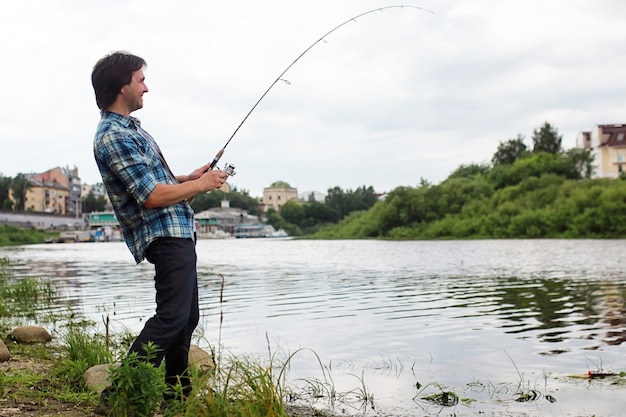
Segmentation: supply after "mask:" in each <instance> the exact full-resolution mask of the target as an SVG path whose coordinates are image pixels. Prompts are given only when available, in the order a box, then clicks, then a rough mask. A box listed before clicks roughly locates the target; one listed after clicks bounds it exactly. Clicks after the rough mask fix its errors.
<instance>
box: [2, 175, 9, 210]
mask: <svg viewBox="0 0 626 417" xmlns="http://www.w3.org/2000/svg"><path fill="white" fill-rule="evenodd" d="M10 190H11V177H5V176H3V175H2V174H0V207H2V208H10V207H11V205H12V203H11V199H10V198H9V192H10Z"/></svg>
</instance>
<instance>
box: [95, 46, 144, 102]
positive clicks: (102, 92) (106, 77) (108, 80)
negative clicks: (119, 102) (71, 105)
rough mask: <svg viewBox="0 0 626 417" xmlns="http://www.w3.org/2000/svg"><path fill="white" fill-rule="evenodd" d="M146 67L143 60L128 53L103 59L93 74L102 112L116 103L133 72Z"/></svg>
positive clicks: (111, 55)
mask: <svg viewBox="0 0 626 417" xmlns="http://www.w3.org/2000/svg"><path fill="white" fill-rule="evenodd" d="M145 66H146V61H144V60H143V58H140V57H138V56H135V55H132V54H129V53H128V52H113V53H111V54H109V55H106V56H105V57H103V58H101V59H100V60H99V61H98V62H97V63H96V65H95V66H94V67H93V71H92V72H91V85H93V91H94V92H95V93H96V104H98V108H99V109H100V110H104V109H106V108H108V107H109V106H110V105H111V104H113V103H114V102H115V99H116V98H117V95H118V94H119V92H120V90H121V89H122V87H124V86H125V85H128V84H130V81H131V80H132V78H133V72H135V71H138V70H140V69H141V68H143V67H145Z"/></svg>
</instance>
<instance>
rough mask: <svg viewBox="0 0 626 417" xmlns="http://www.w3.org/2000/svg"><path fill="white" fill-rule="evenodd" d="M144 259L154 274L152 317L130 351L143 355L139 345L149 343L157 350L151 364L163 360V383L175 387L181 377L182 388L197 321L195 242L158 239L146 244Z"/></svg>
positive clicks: (185, 382) (159, 362) (198, 313)
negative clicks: (154, 310)
mask: <svg viewBox="0 0 626 417" xmlns="http://www.w3.org/2000/svg"><path fill="white" fill-rule="evenodd" d="M146 259H147V260H148V261H149V262H150V263H152V264H154V269H155V272H156V274H155V276H154V286H155V288H156V314H155V315H154V316H153V317H151V318H150V319H149V320H148V321H147V322H146V324H145V326H144V328H143V330H142V331H141V333H140V334H139V336H138V337H137V339H135V341H134V342H133V344H132V346H131V348H130V351H131V352H137V353H139V354H140V355H144V354H145V352H144V351H143V345H145V344H147V343H148V342H153V343H154V344H155V345H157V347H158V349H159V351H158V352H157V355H156V357H155V358H154V359H153V360H152V361H151V362H152V363H153V364H154V365H155V366H159V365H160V364H161V361H162V360H163V359H165V375H166V382H167V383H168V384H171V385H175V384H176V382H177V380H178V378H181V382H182V383H183V385H184V386H186V385H189V378H188V376H187V374H186V372H185V371H186V370H187V367H188V357H189V345H190V344H191V336H192V334H193V331H194V329H195V328H196V326H197V325H198V321H199V319H200V312H199V308H198V276H197V272H196V259H197V257H196V248H195V242H194V241H193V240H191V239H180V238H169V237H165V238H158V239H157V240H155V241H154V242H152V243H151V244H150V246H149V248H148V253H147V256H146Z"/></svg>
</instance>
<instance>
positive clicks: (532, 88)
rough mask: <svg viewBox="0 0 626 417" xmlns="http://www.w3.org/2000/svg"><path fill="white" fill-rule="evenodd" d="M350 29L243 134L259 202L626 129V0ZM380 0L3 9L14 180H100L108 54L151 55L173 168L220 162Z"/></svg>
mask: <svg viewBox="0 0 626 417" xmlns="http://www.w3.org/2000/svg"><path fill="white" fill-rule="evenodd" d="M408 3H409V4H411V5H416V6H421V7H424V8H426V9H430V10H432V11H433V12H434V13H429V12H424V11H418V10H416V9H409V8H404V9H400V8H395V9H387V10H385V11H384V12H376V13H372V14H369V15H367V16H363V17H362V18H359V19H357V20H356V21H351V22H349V23H348V24H346V25H345V26H343V27H341V28H340V29H339V30H337V31H335V32H334V33H332V34H331V35H330V36H328V37H326V38H325V40H324V41H321V42H319V43H318V44H316V45H315V46H314V47H313V48H312V49H311V50H310V51H308V52H307V53H306V54H305V55H304V56H303V57H302V58H301V59H300V60H299V61H298V62H297V63H296V64H295V65H294V66H293V67H292V68H291V69H289V71H287V73H286V74H285V76H284V78H285V79H287V80H288V81H289V82H290V83H289V84H287V83H283V82H278V83H277V84H276V85H274V86H273V87H272V89H271V90H270V92H269V93H268V94H267V96H266V97H265V98H264V99H263V100H262V102H261V103H260V104H259V106H258V107H257V108H256V110H255V111H254V112H253V113H252V114H251V115H250V117H249V118H248V120H246V122H245V123H244V124H243V126H242V127H241V129H240V130H239V131H238V132H237V134H236V135H235V137H234V138H233V140H232V142H231V143H230V144H229V146H228V148H227V150H226V153H225V154H224V157H223V160H222V163H221V164H220V165H222V164H223V162H226V161H228V162H231V163H234V164H235V165H236V166H237V176H236V177H234V178H233V179H232V182H233V185H235V186H237V187H238V188H239V189H247V190H250V191H251V194H252V195H261V193H262V189H263V188H264V187H266V186H269V185H270V184H271V183H272V182H274V181H276V180H284V181H287V182H289V183H290V184H291V185H292V186H295V187H297V188H298V189H299V190H303V191H304V190H306V191H309V190H319V191H326V190H327V189H328V188H331V187H334V186H340V187H342V188H344V189H350V188H352V189H354V188H356V187H359V186H361V185H367V186H369V185H372V186H374V188H375V189H376V190H377V191H381V192H382V191H389V190H391V189H393V188H395V187H396V186H399V185H417V184H418V183H419V181H420V178H424V179H427V180H429V181H431V182H437V181H440V180H442V179H444V178H445V177H446V176H447V175H448V174H449V173H450V172H452V171H453V170H454V169H456V168H457V167H458V165H460V164H469V163H473V162H476V163H480V162H486V161H489V160H490V159H491V156H492V155H493V153H494V152H495V150H496V149H497V145H498V143H499V142H500V141H503V140H507V139H510V138H513V137H515V136H517V134H522V135H524V136H526V138H527V140H528V141H529V140H530V136H531V135H532V131H533V130H534V129H536V128H537V127H539V126H541V125H542V124H543V123H544V122H545V121H548V122H550V123H551V124H553V125H554V126H555V127H556V128H557V129H558V130H559V133H561V134H562V135H563V144H564V146H565V147H566V148H569V147H573V146H574V143H575V137H576V135H577V133H578V132H579V131H581V130H589V129H591V128H592V127H593V125H595V124H600V123H622V122H624V121H625V120H623V119H622V118H623V117H624V116H623V115H624V114H626V108H625V107H626V104H624V101H623V97H624V93H625V92H626V80H624V77H623V75H622V69H623V68H624V64H625V63H626V62H625V61H626V57H623V56H622V55H620V54H619V50H620V49H621V45H623V43H624V41H625V40H626V27H624V25H623V24H621V20H622V16H624V12H626V4H625V3H623V2H621V1H619V0H614V1H610V0H600V1H592V0H574V1H565V0H553V1H551V2H544V1H539V0H528V1H525V2H517V3H510V2H502V1H497V0H471V1H470V0H449V1H435V0H424V1H422V2H413V1H411V2H408ZM391 4H394V3H390V2H386V1H380V0H366V1H362V0H346V1H342V2H335V1H331V0H316V1H299V2H293V1H287V0H275V1H272V2H255V1H251V0H246V1H240V2H218V1H207V2H199V1H191V0H183V1H180V2H176V3H173V2H170V1H164V0H153V1H148V0H128V1H123V0H117V1H111V2H108V3H106V4H104V3H103V4H98V3H88V2H80V1H72V0H54V1H44V0H24V1H21V2H6V3H4V4H3V5H2V6H0V36H2V38H3V39H6V40H7V42H3V43H2V45H0V53H1V54H2V56H3V66H2V76H1V77H0V89H1V91H2V92H3V102H2V108H1V109H0V141H1V143H2V144H3V150H2V153H1V155H2V157H1V158H0V161H1V165H0V173H2V174H3V175H9V176H13V175H15V174H17V173H18V172H33V171H35V172H41V171H45V170H47V169H49V168H52V167H55V166H59V165H61V166H65V165H69V166H71V167H73V166H74V165H76V166H78V168H79V170H80V173H81V177H82V179H83V181H84V182H87V183H94V182H98V181H99V180H100V178H99V175H98V172H97V168H96V166H95V163H94V161H93V156H92V151H91V141H92V137H93V134H94V132H95V127H96V124H97V121H98V117H99V116H98V111H97V108H96V106H95V102H94V99H93V91H92V89H91V85H90V80H89V76H90V72H91V68H92V67H93V65H94V64H95V62H96V61H97V59H99V58H100V57H101V56H103V55H104V54H106V53H109V52H111V51H113V50H118V49H123V50H129V51H131V52H133V53H136V54H138V55H140V56H142V57H143V58H145V59H146V60H147V62H148V69H147V71H146V76H147V84H148V87H149V88H150V92H149V93H148V94H147V95H146V96H145V100H144V101H145V108H144V109H142V110H140V111H138V112H136V114H135V115H136V116H137V117H139V118H140V119H141V120H142V123H143V125H144V127H145V128H146V129H148V131H150V132H151V133H152V134H153V136H155V138H156V139H157V141H158V142H159V144H160V146H161V148H162V149H163V151H164V153H165V155H166V158H167V159H168V161H169V163H170V166H172V168H173V169H174V170H175V171H177V172H182V173H184V172H189V171H191V170H192V169H194V168H195V167H197V166H200V165H201V164H203V163H205V162H206V161H209V160H211V159H212V158H213V156H214V155H215V153H216V152H217V151H218V150H219V149H220V148H221V147H222V146H223V145H224V143H226V141H227V140H228V139H229V137H230V136H231V135H232V134H233V132H234V130H235V129H236V128H237V126H238V125H239V123H241V121H242V119H243V118H244V116H245V115H246V113H247V112H248V111H249V110H250V108H251V107H252V106H253V105H254V103H255V102H256V101H257V100H258V99H259V97H260V96H261V94H262V93H263V92H264V91H265V90H266V89H267V88H268V87H269V86H270V85H271V83H272V82H273V81H274V80H275V79H276V78H277V76H278V75H279V74H280V73H281V72H282V71H283V70H284V69H285V68H286V67H287V66H288V65H289V64H290V63H291V62H292V61H293V60H294V59H295V58H296V57H297V56H298V55H299V54H301V53H302V52H303V51H304V50H305V49H306V48H307V47H308V46H310V45H311V44H312V43H313V42H315V41H316V40H318V39H319V38H320V37H321V36H322V35H323V34H324V33H326V32H327V31H329V30H330V29H332V28H334V27H335V26H336V25H338V24H340V23H341V22H343V21H345V20H347V19H348V18H350V17H351V16H355V15H358V14H360V13H362V12H364V11H367V10H371V9H374V8H378V7H383V6H388V5H391Z"/></svg>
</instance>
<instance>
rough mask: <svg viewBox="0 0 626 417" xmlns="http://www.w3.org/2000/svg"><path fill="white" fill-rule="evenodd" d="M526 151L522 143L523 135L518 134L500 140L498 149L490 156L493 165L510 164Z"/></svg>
mask: <svg viewBox="0 0 626 417" xmlns="http://www.w3.org/2000/svg"><path fill="white" fill-rule="evenodd" d="M527 152H528V149H527V147H526V144H525V143H524V136H522V135H520V134H518V135H517V137H516V138H515V139H509V140H507V141H505V142H500V144H499V145H498V150H497V151H496V153H495V154H493V157H492V158H491V162H492V163H493V164H494V165H511V164H512V163H513V162H515V161H517V160H518V159H520V158H521V157H523V156H524V155H525V154H526V153H527Z"/></svg>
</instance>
